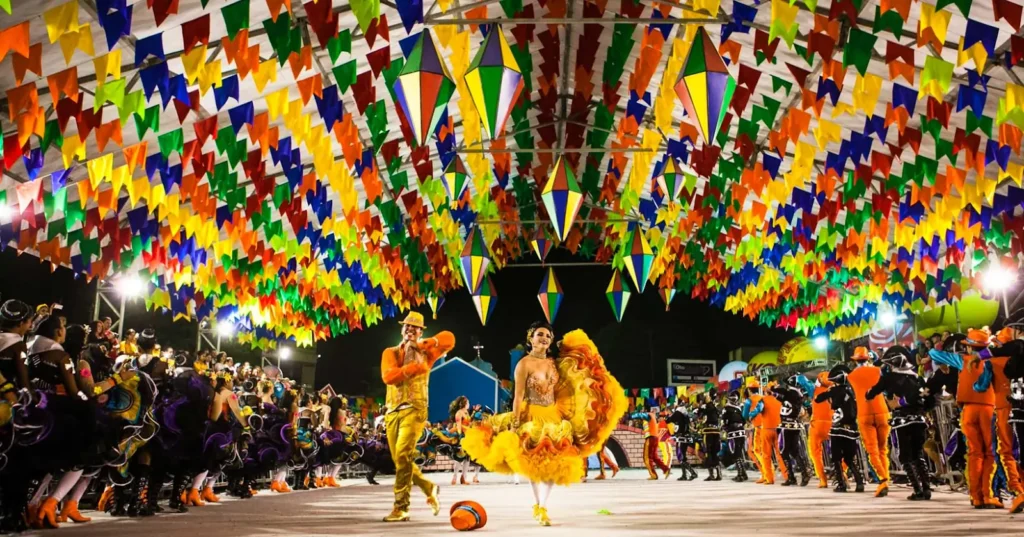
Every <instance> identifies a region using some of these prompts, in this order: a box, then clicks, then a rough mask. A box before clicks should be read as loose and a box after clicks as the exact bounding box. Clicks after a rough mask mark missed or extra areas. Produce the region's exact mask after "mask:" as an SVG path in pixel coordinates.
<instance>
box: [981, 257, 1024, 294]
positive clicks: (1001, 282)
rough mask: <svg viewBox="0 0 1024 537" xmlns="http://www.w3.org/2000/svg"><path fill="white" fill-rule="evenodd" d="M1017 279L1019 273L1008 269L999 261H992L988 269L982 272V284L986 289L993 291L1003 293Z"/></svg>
mask: <svg viewBox="0 0 1024 537" xmlns="http://www.w3.org/2000/svg"><path fill="white" fill-rule="evenodd" d="M1015 281H1017V273H1015V272H1013V271H1012V270H1009V269H1007V268H1006V267H1004V266H1003V265H1001V264H999V263H992V265H991V266H989V268H988V270H986V271H985V272H984V274H982V280H981V284H982V286H984V287H985V290H986V291H989V292H991V293H1003V292H1005V291H1006V290H1007V289H1009V288H1010V286H1012V285H1013V283H1014V282H1015Z"/></svg>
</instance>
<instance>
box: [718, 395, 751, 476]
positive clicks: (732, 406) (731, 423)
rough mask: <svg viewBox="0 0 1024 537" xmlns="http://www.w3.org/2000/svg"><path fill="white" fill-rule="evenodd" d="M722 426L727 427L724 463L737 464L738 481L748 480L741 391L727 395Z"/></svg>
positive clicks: (725, 464)
mask: <svg viewBox="0 0 1024 537" xmlns="http://www.w3.org/2000/svg"><path fill="white" fill-rule="evenodd" d="M722 426H723V428H724V429H725V456H724V457H722V464H723V465H724V466H726V467H728V466H732V465H733V464H735V465H736V477H734V478H732V480H733V481H735V482H737V483H742V482H744V481H746V480H747V468H746V461H745V460H743V454H744V452H746V450H747V446H746V444H747V431H745V430H744V429H743V410H742V409H741V408H740V394H739V392H729V395H727V396H726V397H725V408H723V409H722Z"/></svg>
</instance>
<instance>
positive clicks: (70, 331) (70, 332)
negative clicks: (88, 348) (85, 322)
mask: <svg viewBox="0 0 1024 537" xmlns="http://www.w3.org/2000/svg"><path fill="white" fill-rule="evenodd" d="M47 337H49V336H47ZM62 346H63V347H64V351H65V352H67V353H68V356H70V357H71V359H72V360H78V355H80V354H82V350H83V349H85V327H84V326H82V325H80V324H72V325H68V326H67V332H66V333H65V335H64V343H63V345H62Z"/></svg>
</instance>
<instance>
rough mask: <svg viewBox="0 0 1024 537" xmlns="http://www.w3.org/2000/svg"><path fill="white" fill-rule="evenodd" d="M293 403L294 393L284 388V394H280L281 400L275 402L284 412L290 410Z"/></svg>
mask: <svg viewBox="0 0 1024 537" xmlns="http://www.w3.org/2000/svg"><path fill="white" fill-rule="evenodd" d="M294 404H295V393H294V392H292V390H285V391H284V395H282V396H281V400H279V401H278V402H277V408H280V409H281V410H284V411H285V412H291V411H292V405H294Z"/></svg>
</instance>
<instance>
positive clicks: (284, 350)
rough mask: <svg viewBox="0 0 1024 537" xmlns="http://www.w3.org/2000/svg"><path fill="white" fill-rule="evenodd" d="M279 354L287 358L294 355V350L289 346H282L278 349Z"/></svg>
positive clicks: (282, 357)
mask: <svg viewBox="0 0 1024 537" xmlns="http://www.w3.org/2000/svg"><path fill="white" fill-rule="evenodd" d="M277 356H278V357H280V358H281V359H282V360H287V359H289V358H291V357H292V350H291V349H290V348H288V347H281V348H280V349H279V350H278V351H277Z"/></svg>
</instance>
